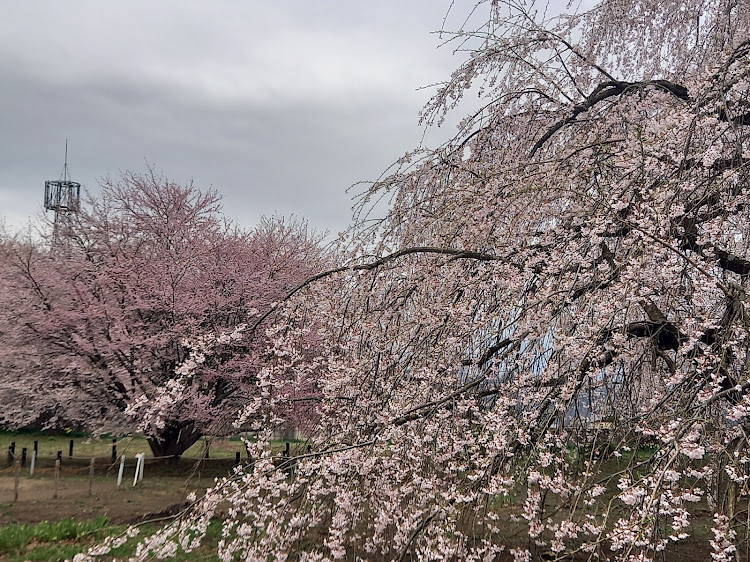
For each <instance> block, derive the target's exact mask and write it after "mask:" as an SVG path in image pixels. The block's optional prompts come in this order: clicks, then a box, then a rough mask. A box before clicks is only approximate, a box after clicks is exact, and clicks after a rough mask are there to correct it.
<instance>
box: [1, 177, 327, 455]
mask: <svg viewBox="0 0 750 562" xmlns="http://www.w3.org/2000/svg"><path fill="white" fill-rule="evenodd" d="M319 242H320V238H319V236H317V235H316V234H314V233H312V232H310V231H309V230H308V229H307V227H306V225H305V223H303V222H301V221H296V220H291V221H290V220H285V219H282V218H274V219H266V220H264V221H263V222H262V223H261V224H260V225H259V226H258V227H256V228H255V229H253V230H250V231H243V230H241V229H240V228H238V227H236V226H234V225H232V224H231V223H229V222H228V221H227V220H226V219H224V218H223V217H222V216H221V214H220V197H219V195H218V194H217V193H216V192H215V191H213V190H208V191H204V192H202V191H200V190H198V189H197V188H195V187H193V186H192V185H186V186H183V185H178V184H176V183H174V182H171V181H169V180H168V179H166V178H164V177H161V176H159V175H157V174H156V173H154V172H153V171H149V172H148V173H147V174H135V173H126V174H124V175H123V176H122V177H120V178H118V179H115V180H111V179H108V180H105V181H104V182H103V185H102V192H101V196H98V197H94V198H91V199H90V200H89V201H88V204H87V205H85V206H84V208H83V209H82V211H81V213H80V214H78V215H76V216H71V217H68V218H67V219H66V220H65V221H63V222H62V223H61V224H59V225H58V228H57V231H56V233H55V237H54V238H53V239H52V241H51V242H50V243H47V244H46V245H45V244H39V243H32V242H30V241H27V242H26V243H21V242H17V243H15V244H13V245H10V246H9V247H8V249H7V251H6V253H5V255H6V256H10V257H8V258H7V263H8V264H9V266H10V271H6V275H8V276H9V277H12V278H13V286H12V289H11V288H9V296H10V297H11V298H12V299H14V300H17V301H18V302H23V303H24V306H23V307H22V308H21V307H18V306H16V307H15V310H18V311H19V314H20V315H21V320H20V321H19V322H17V323H16V325H17V326H18V330H17V333H16V335H15V337H14V342H17V343H18V344H19V345H9V346H7V347H6V349H4V350H3V353H4V356H5V357H6V358H7V359H8V360H12V361H17V362H18V361H22V357H24V354H25V356H27V357H28V356H29V355H30V356H31V357H32V358H34V357H35V358H36V359H35V360H36V361H37V362H41V365H36V366H34V368H27V369H24V377H25V379H24V380H22V381H17V382H19V383H20V384H26V385H28V384H29V383H28V381H29V380H37V381H40V382H41V384H45V385H50V386H52V385H53V384H54V385H55V386H60V387H61V388H63V389H65V391H64V392H56V391H52V389H51V388H48V392H46V393H45V395H46V397H47V400H48V401H49V399H53V400H54V401H55V402H56V403H57V405H58V408H59V407H60V406H61V405H66V406H67V407H66V411H65V416H66V418H67V419H70V420H86V422H87V425H88V427H91V428H93V429H96V430H99V431H102V430H109V431H112V430H113V429H121V428H123V427H129V428H131V429H133V428H134V427H135V425H136V422H137V423H138V424H139V425H140V427H141V428H142V429H143V430H144V431H145V432H146V435H147V436H148V439H149V445H150V447H151V449H152V451H153V453H154V454H155V456H167V455H169V456H171V455H180V454H182V453H183V452H184V451H185V450H186V449H187V448H188V447H190V446H191V445H192V444H193V443H195V442H196V441H197V440H198V439H199V438H200V437H201V436H202V435H204V434H205V433H206V432H211V433H212V434H221V433H223V432H225V431H227V430H231V427H230V426H229V425H228V423H229V421H231V419H232V418H231V416H230V417H228V414H227V412H233V411H236V409H237V408H238V407H239V406H240V405H241V404H242V403H243V402H244V401H246V400H248V397H249V396H250V395H251V394H252V391H253V389H254V388H255V385H254V381H255V379H256V377H257V373H258V371H259V370H260V369H261V367H262V365H263V364H264V362H265V361H267V360H270V358H269V356H268V355H267V354H266V353H265V347H266V345H265V343H264V341H265V339H264V338H265V336H263V337H261V336H260V335H257V334H260V332H256V335H255V336H252V337H250V336H248V337H244V335H243V330H244V326H245V325H246V324H247V323H249V322H252V321H253V320H254V319H255V318H256V317H258V316H260V315H262V314H266V313H269V312H271V311H272V309H273V308H274V303H275V301H277V300H279V299H280V298H281V296H283V294H284V293H285V292H286V291H287V290H288V288H289V287H291V286H294V285H295V284H296V283H298V282H299V281H300V280H301V279H304V278H305V277H306V276H308V275H309V274H310V273H311V272H313V271H315V270H316V269H319V268H320V267H321V264H322V263H324V261H323V260H324V258H325V256H324V252H323V251H322V249H321V247H320V245H319ZM9 287H10V286H9ZM4 305H5V306H7V310H9V311H10V314H11V315H12V314H13V310H14V307H13V304H12V302H7V301H6V303H4ZM5 306H4V308H5ZM213 334H224V335H223V336H222V337H220V338H214V340H215V341H213V342H212V347H211V353H210V354H209V355H208V356H207V355H206V354H205V353H203V352H202V350H203V347H205V345H206V343H205V340H206V337H208V335H213ZM188 361H192V362H193V363H195V365H194V367H193V368H192V369H191V370H190V373H189V374H188V373H187V371H186V370H185V369H186V363H187V362H188ZM26 363H27V366H28V361H26ZM181 366H182V370H181V368H180V367H181ZM14 380H17V379H14ZM52 381H54V383H53V382H52ZM74 395H75V396H76V397H77V399H71V398H70V397H71V396H74ZM92 426H93V427H92Z"/></svg>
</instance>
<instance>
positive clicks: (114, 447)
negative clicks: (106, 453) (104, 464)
mask: <svg viewBox="0 0 750 562" xmlns="http://www.w3.org/2000/svg"><path fill="white" fill-rule="evenodd" d="M115 462H117V439H112V464H115Z"/></svg>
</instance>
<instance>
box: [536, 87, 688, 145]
mask: <svg viewBox="0 0 750 562" xmlns="http://www.w3.org/2000/svg"><path fill="white" fill-rule="evenodd" d="M647 86H656V87H658V88H662V89H663V90H666V91H667V92H669V93H671V94H672V95H673V96H675V97H676V98H679V99H681V100H685V101H690V96H689V95H688V90H687V88H685V87H684V86H682V85H680V84H675V83H674V82H670V81H668V80H644V81H642V82H621V81H607V82H603V83H602V84H599V85H598V86H597V87H596V88H594V91H593V92H591V94H589V96H588V97H587V98H586V99H585V100H584V101H582V102H581V103H578V104H576V105H574V106H573V110H572V112H571V114H570V116H569V117H566V118H565V119H563V120H561V121H558V122H557V123H555V124H554V125H552V127H550V128H549V129H548V130H547V132H546V133H544V134H543V135H542V136H541V138H540V139H539V140H538V141H536V143H535V144H534V146H533V147H532V148H531V151H530V152H529V157H532V156H534V154H536V152H537V151H538V150H539V149H540V148H542V146H544V143H546V142H547V141H548V140H549V139H550V138H552V136H553V135H554V134H555V133H556V132H557V131H559V130H560V129H562V128H563V127H565V126H566V125H569V124H570V123H573V122H574V121H575V120H576V119H577V118H578V116H579V115H580V114H581V113H584V112H586V111H588V110H589V109H591V108H592V107H594V106H595V105H596V104H598V103H599V102H602V101H604V100H606V99H609V98H611V97H614V96H619V95H621V94H623V93H624V92H625V91H627V90H629V89H632V88H645V87H647Z"/></svg>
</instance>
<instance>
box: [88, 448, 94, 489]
mask: <svg viewBox="0 0 750 562" xmlns="http://www.w3.org/2000/svg"><path fill="white" fill-rule="evenodd" d="M93 486H94V458H93V457H92V458H91V465H90V467H89V496H90V495H91V489H92V487H93Z"/></svg>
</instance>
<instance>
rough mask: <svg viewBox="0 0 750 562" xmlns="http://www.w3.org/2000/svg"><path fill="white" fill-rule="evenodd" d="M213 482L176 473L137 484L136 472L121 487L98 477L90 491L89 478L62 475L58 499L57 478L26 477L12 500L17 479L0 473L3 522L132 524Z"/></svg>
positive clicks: (160, 511)
mask: <svg viewBox="0 0 750 562" xmlns="http://www.w3.org/2000/svg"><path fill="white" fill-rule="evenodd" d="M212 483H213V482H212V481H211V480H209V479H205V478H204V479H203V480H202V481H200V482H199V481H198V480H196V479H193V480H191V481H187V483H186V479H185V478H178V477H172V478H169V477H154V478H151V479H148V478H145V479H144V480H143V481H142V482H140V483H139V484H138V485H137V486H136V487H133V486H132V484H133V481H132V476H131V477H130V479H128V480H124V481H123V483H122V485H121V486H120V488H117V487H116V482H115V479H114V478H106V479H105V478H100V477H96V478H95V479H94V483H93V487H92V495H91V496H89V495H88V489H89V482H88V479H85V478H61V479H60V485H59V489H58V497H57V498H56V499H53V497H52V496H53V494H54V480H52V479H50V478H46V477H45V478H36V477H22V478H21V479H20V482H19V488H18V501H17V502H13V496H14V492H13V488H14V479H13V477H8V476H4V475H3V476H1V477H0V526H2V525H8V524H11V523H36V522H39V521H45V520H46V521H57V520H60V519H63V518H65V517H75V518H77V519H93V518H95V517H98V516H100V515H106V516H107V517H108V518H109V520H110V521H112V522H114V523H130V522H135V521H137V520H140V519H143V518H144V516H148V515H153V514H158V513H162V512H164V511H165V510H168V509H169V508H173V507H174V506H176V505H179V504H181V503H182V502H183V501H184V499H185V496H186V495H187V494H188V493H189V492H191V491H196V492H198V493H200V492H201V491H203V490H205V488H206V487H208V486H210V485H211V484H212Z"/></svg>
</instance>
